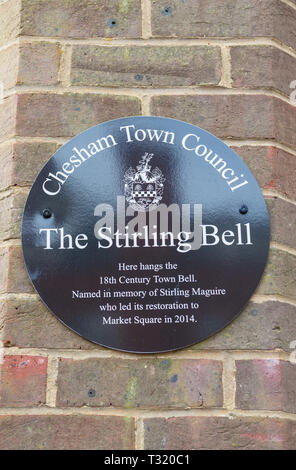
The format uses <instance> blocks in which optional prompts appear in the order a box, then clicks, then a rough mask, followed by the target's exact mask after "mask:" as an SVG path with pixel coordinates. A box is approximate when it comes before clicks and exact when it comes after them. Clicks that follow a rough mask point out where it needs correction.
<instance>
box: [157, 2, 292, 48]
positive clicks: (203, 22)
mask: <svg viewBox="0 0 296 470" xmlns="http://www.w3.org/2000/svg"><path fill="white" fill-rule="evenodd" d="M295 21H296V11H295V9H293V8H291V7H289V6H287V5H285V4H284V3H283V2H279V1H277V0H261V1H260V2H258V1H256V0H225V1H224V2H223V3H219V6H218V5H217V2H216V1H215V0H208V1H207V2H204V1H203V0H187V1H186V2H180V1H179V0H171V1H170V2H169V3H168V2H167V0H158V1H157V2H152V34H153V35H154V36H159V37H182V38H204V37H218V38H223V37H225V38H231V37H234V38H235V37H256V36H259V37H262V36H265V37H266V36H269V37H276V38H278V39H280V40H281V41H282V42H284V43H286V44H288V45H289V46H292V47H295V44H296V32H295Z"/></svg>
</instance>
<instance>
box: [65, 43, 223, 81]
mask: <svg viewBox="0 0 296 470" xmlns="http://www.w3.org/2000/svg"><path fill="white" fill-rule="evenodd" d="M221 68H222V64H221V52H220V48H218V47H210V46H191V47H183V46H177V47H173V46H152V47H149V46H145V47H135V46H131V47H127V46H126V47H115V46H113V47H101V46H84V45H83V46H74V50H73V55H72V71H71V82H72V85H92V86H112V87H113V86H124V87H127V86H136V87H167V86H168V87H170V86H172V87H173V86H196V85H205V84H207V85H218V83H219V82H220V79H221Z"/></svg>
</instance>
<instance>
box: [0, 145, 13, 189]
mask: <svg viewBox="0 0 296 470" xmlns="http://www.w3.org/2000/svg"><path fill="white" fill-rule="evenodd" d="M12 159H13V144H12V142H2V143H1V144H0V161H1V166H2V171H1V178H0V190H3V189H6V188H8V187H9V186H10V184H11V173H12Z"/></svg>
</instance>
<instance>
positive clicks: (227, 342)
mask: <svg viewBox="0 0 296 470" xmlns="http://www.w3.org/2000/svg"><path fill="white" fill-rule="evenodd" d="M295 315H296V307H295V306H293V305H291V304H287V303H283V302H273V301H268V302H263V303H256V302H250V303H249V304H248V305H247V307H245V308H244V310H243V311H242V313H240V315H239V316H238V317H237V318H236V319H235V320H234V321H233V322H231V323H230V324H229V325H228V326H227V327H226V328H224V329H223V330H222V331H219V332H218V333H217V334H215V335H214V336H211V337H210V338H209V339H206V340H205V341H202V342H201V343H198V344H196V345H195V346H193V347H191V348H190V349H215V350H223V349H226V350H228V349H230V350H232V349H236V350H237V349H238V350H239V349H245V350H252V349H257V350H264V349H265V350H272V349H283V350H284V351H287V352H291V349H290V343H291V341H293V340H295V338H296V324H295Z"/></svg>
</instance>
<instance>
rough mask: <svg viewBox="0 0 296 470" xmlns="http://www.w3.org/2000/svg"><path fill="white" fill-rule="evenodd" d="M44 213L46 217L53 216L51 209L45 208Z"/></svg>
mask: <svg viewBox="0 0 296 470" xmlns="http://www.w3.org/2000/svg"><path fill="white" fill-rule="evenodd" d="M42 215H43V217H44V218H45V219H49V218H50V217H51V211H50V210H49V209H44V211H43V213H42Z"/></svg>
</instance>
